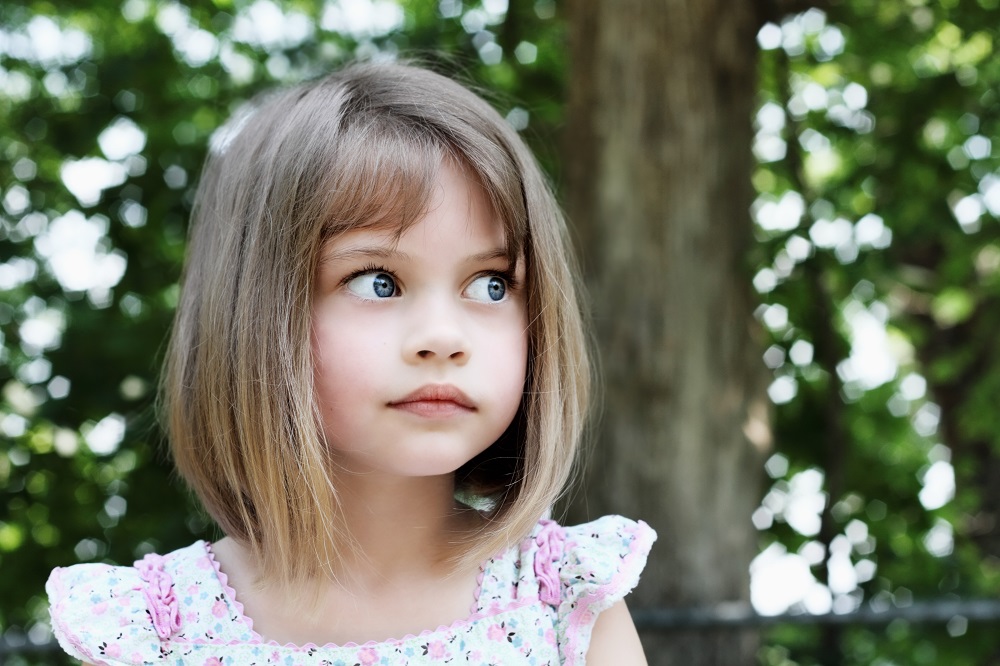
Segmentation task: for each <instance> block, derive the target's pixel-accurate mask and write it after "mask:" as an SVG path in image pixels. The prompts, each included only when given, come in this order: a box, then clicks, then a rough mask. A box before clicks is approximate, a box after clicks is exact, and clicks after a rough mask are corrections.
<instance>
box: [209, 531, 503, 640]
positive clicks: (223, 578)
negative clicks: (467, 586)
mask: <svg viewBox="0 0 1000 666" xmlns="http://www.w3.org/2000/svg"><path fill="white" fill-rule="evenodd" d="M199 543H200V544H201V546H202V548H203V550H204V556H205V558H207V560H208V562H209V563H211V566H212V570H213V571H214V572H215V575H216V578H217V579H218V582H219V584H220V586H221V588H222V594H223V595H224V596H225V597H226V599H227V600H228V601H229V602H230V603H231V604H232V606H233V608H234V609H235V610H236V613H237V617H238V619H239V620H240V621H242V622H243V623H244V624H245V625H246V627H247V630H248V631H249V632H250V635H251V641H250V642H251V643H258V644H261V645H267V646H270V647H282V648H289V649H294V650H308V649H335V648H357V647H374V646H378V645H384V644H387V643H401V642H403V641H407V640H410V639H412V638H422V637H424V636H430V635H433V634H437V633H442V632H452V631H455V630H457V629H459V628H461V627H464V626H467V625H469V624H471V623H472V622H475V621H476V620H479V619H481V618H482V617H483V616H484V611H483V609H482V608H481V607H480V600H481V598H482V593H483V579H484V578H485V577H486V572H487V570H488V569H489V566H490V564H491V563H492V562H493V560H495V559H496V557H500V555H497V556H495V557H491V558H489V559H488V560H486V561H485V562H481V563H480V565H479V575H478V577H477V580H476V589H475V592H474V594H473V600H472V604H471V605H470V608H469V615H467V616H466V617H464V618H460V619H457V620H455V621H454V622H452V623H451V624H447V625H445V624H442V625H439V626H438V627H437V628H436V629H424V630H423V631H421V632H420V633H418V634H412V633H411V634H406V635H405V636H403V637H402V638H387V639H385V640H381V641H376V640H369V641H366V642H364V643H355V642H354V641H348V642H347V643H343V644H338V643H334V642H329V643H326V644H324V645H316V644H315V643H312V642H309V643H306V644H305V645H298V644H296V643H292V642H288V643H280V642H278V641H276V640H274V639H266V638H264V637H263V636H262V635H260V633H258V632H257V630H255V629H254V628H253V624H254V623H253V618H251V617H250V616H249V615H247V614H246V613H245V612H244V608H243V604H242V603H241V602H240V600H239V597H238V594H237V592H236V590H235V589H234V588H233V587H232V586H231V585H230V584H229V577H228V576H227V575H226V572H225V571H223V570H222V565H221V564H220V563H219V561H218V560H217V559H215V552H214V551H213V550H212V544H211V543H209V542H208V541H200V542H199ZM508 550H509V549H508Z"/></svg>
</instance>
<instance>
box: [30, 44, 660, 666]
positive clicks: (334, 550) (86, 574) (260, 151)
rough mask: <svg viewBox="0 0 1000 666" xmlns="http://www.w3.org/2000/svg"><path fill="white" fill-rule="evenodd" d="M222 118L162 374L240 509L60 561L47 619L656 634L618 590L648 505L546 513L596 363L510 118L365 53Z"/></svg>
mask: <svg viewBox="0 0 1000 666" xmlns="http://www.w3.org/2000/svg"><path fill="white" fill-rule="evenodd" d="M216 138H217V139H218V140H217V141H215V142H214V145H213V150H212V153H211V155H210V157H209V160H208V163H207V165H206V169H205V173H204V175H203V178H202V181H201V184H200V186H199V189H198V195H197V198H196V202H195V206H194V213H193V218H192V228H191V238H190V250H189V252H190V254H189V256H188V261H187V265H186V268H185V275H184V279H183V295H182V298H181V302H180V306H179V308H178V313H177V319H176V322H175V328H174V331H173V335H172V339H171V344H170V347H169V351H168V358H167V363H166V368H165V372H164V377H165V379H164V383H163V387H162V395H163V399H164V405H163V409H164V414H165V416H166V422H167V427H168V431H169V432H168V434H169V438H170V443H171V448H172V452H173V456H174V459H175V461H176V464H177V467H178V469H179V471H180V473H181V474H182V476H183V477H184V478H185V480H186V481H187V482H188V484H189V485H190V486H191V487H192V488H193V490H194V491H195V492H196V493H197V495H198V497H199V498H200V499H201V501H202V503H203V504H204V506H205V508H206V509H207V510H208V512H209V513H210V514H211V515H212V517H213V518H214V519H215V520H216V521H217V522H218V524H219V526H220V527H221V528H222V531H223V532H225V534H226V537H225V538H224V539H222V540H221V541H219V542H216V543H213V544H208V543H205V542H198V543H196V544H194V545H192V546H189V547H187V548H184V549H181V550H178V551H175V552H173V553H170V554H168V555H165V556H159V555H147V556H146V557H145V558H143V559H142V560H140V561H138V562H136V563H135V566H133V567H112V566H107V565H103V564H80V565H76V566H73V567H69V568H66V569H57V570H55V571H54V572H53V573H52V576H51V578H50V579H49V583H48V592H49V596H50V600H51V604H52V626H53V630H54V632H55V634H56V636H57V637H58V639H59V641H60V643H61V644H62V646H63V648H64V649H65V650H66V651H67V652H68V653H69V654H71V655H73V656H75V657H77V658H79V659H82V660H84V661H85V662H86V663H89V664H104V665H113V666H118V665H125V664H128V665H138V664H160V663H163V664H197V665H198V666H202V665H216V666H217V665H220V664H282V665H289V666H292V665H300V664H301V665H303V666H306V665H314V664H315V665H319V664H364V665H369V664H431V663H439V662H441V663H444V662H450V663H473V664H520V663H525V664H550V665H551V664H559V663H569V664H572V663H576V664H579V663H583V662H584V660H585V659H586V660H587V661H588V663H612V662H613V663H615V664H629V663H643V662H644V658H643V655H642V650H641V647H640V645H639V641H638V638H637V635H636V632H635V628H634V626H633V624H632V621H631V619H630V617H629V615H628V611H627V609H626V608H625V605H624V602H623V601H622V598H623V597H624V596H625V595H626V594H627V593H628V592H629V591H630V590H631V588H632V587H633V586H634V585H635V584H636V582H637V580H638V576H639V573H640V571H641V570H642V568H643V566H644V565H645V560H646V555H647V553H648V550H649V547H650V545H651V543H652V541H653V539H654V538H655V536H654V534H653V532H652V530H650V529H649V527H648V526H646V525H645V524H644V523H634V522H631V521H629V520H626V519H624V518H620V517H606V518H603V519H601V520H598V521H596V522H593V523H589V524H586V525H581V526H578V527H566V528H564V527H561V526H559V525H558V524H556V523H554V522H552V521H550V520H547V519H545V518H542V516H543V515H544V514H545V513H546V511H547V508H548V507H550V506H551V505H552V503H553V502H554V501H555V500H556V499H557V497H558V496H559V494H560V493H561V491H562V488H563V486H564V484H565V483H566V481H567V478H568V476H569V474H570V470H571V466H572V462H573V457H574V452H575V450H576V448H577V443H578V441H579V439H580V434H581V428H582V425H583V421H584V415H585V414H584V413H585V408H586V406H587V401H588V383H589V366H588V362H587V353H586V345H585V334H584V331H583V328H582V324H581V316H580V309H579V305H578V301H577V293H576V290H577V284H578V280H577V278H576V276H575V273H574V270H573V266H572V262H571V260H570V255H569V248H568V242H567V239H566V229H565V225H564V222H563V219H562V216H561V214H560V212H559V209H558V207H557V205H556V204H555V201H554V198H553V196H552V194H551V192H550V191H549V189H548V188H547V186H546V184H545V181H544V178H543V176H542V174H541V172H540V170H539V168H538V166H537V165H536V163H535V161H534V159H533V158H532V156H531V155H530V153H529V151H528V149H527V148H526V147H525V145H524V144H523V142H522V141H521V139H520V138H519V137H518V136H517V134H516V133H515V132H514V131H513V130H512V129H511V128H509V127H508V125H507V124H506V123H505V122H504V120H503V118H501V117H500V116H499V115H498V114H497V113H496V112H495V111H494V110H493V109H492V108H490V106H489V105H488V104H486V103H485V102H483V101H482V100H481V99H480V98H478V97H476V96H475V95H474V94H472V93H471V92H469V91H468V90H466V89H465V88H463V87H461V86H460V85H458V84H456V83H454V82H452V81H450V80H448V79H446V78H443V77H441V76H438V75H436V74H433V73H431V72H428V71H425V70H422V69H418V68H414V67H411V66H405V65H388V64H369V65H355V66H352V67H348V68H346V69H344V70H342V71H340V72H338V73H335V74H333V75H332V76H329V77H327V78H324V79H321V80H318V81H315V82H312V83H307V84H304V85H300V86H297V87H294V88H291V89H289V90H285V91H283V92H280V93H277V94H274V95H272V96H270V97H267V98H265V99H262V100H259V101H258V102H257V104H256V108H254V109H253V110H252V111H250V112H249V113H247V114H243V115H242V116H239V117H238V118H237V119H236V120H234V121H233V122H232V123H231V124H230V125H229V126H228V127H227V128H224V129H223V131H222V132H221V133H220V134H219V135H218V136H217V137H216ZM470 604H471V610H470V608H469V607H470Z"/></svg>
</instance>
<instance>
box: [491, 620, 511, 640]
mask: <svg viewBox="0 0 1000 666" xmlns="http://www.w3.org/2000/svg"><path fill="white" fill-rule="evenodd" d="M486 635H487V637H489V639H490V640H491V641H502V640H503V639H505V638H506V637H507V632H506V631H504V630H503V624H491V625H490V628H489V629H487V630H486Z"/></svg>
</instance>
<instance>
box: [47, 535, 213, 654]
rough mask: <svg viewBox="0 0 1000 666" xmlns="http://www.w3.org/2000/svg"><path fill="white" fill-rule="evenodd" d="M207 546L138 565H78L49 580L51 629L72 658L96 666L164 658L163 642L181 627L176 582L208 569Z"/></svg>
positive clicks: (58, 571) (55, 572)
mask: <svg viewBox="0 0 1000 666" xmlns="http://www.w3.org/2000/svg"><path fill="white" fill-rule="evenodd" d="M206 552H207V551H206V547H205V544H204V543H203V542H197V543H195V544H193V545H191V546H188V547H187V548H182V549H180V550H177V551H174V552H173V553H170V554H168V555H165V556H160V555H147V556H146V557H145V558H143V559H142V560H139V561H138V562H136V563H135V566H131V567H126V566H112V565H108V564H77V565H74V566H70V567H65V568H57V569H54V570H53V571H52V573H51V574H50V575H49V579H48V582H47V583H46V585H45V590H46V592H47V594H48V597H49V613H50V615H51V619H52V630H53V633H54V634H55V636H56V638H57V639H58V640H59V643H60V645H61V647H62V648H63V649H64V650H65V651H66V652H67V653H68V654H69V655H71V656H73V657H75V658H77V659H81V660H83V661H84V662H87V663H92V664H106V665H108V666H125V665H127V664H141V663H143V662H144V661H152V660H153V659H156V658H158V657H159V653H160V639H161V638H166V637H167V636H169V635H170V633H171V632H172V631H173V630H175V629H176V627H177V626H178V625H179V609H178V604H177V599H176V597H175V595H174V583H173V581H174V578H175V577H176V576H177V575H183V574H184V572H185V571H187V570H189V569H193V568H196V567H197V565H198V563H199V562H200V561H201V560H204V561H205V562H206V563H207V564H208V566H209V567H211V561H210V560H209V559H208V558H207V555H206Z"/></svg>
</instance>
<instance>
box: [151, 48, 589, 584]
mask: <svg viewBox="0 0 1000 666" xmlns="http://www.w3.org/2000/svg"><path fill="white" fill-rule="evenodd" d="M233 122H237V124H238V126H236V127H227V128H223V131H222V134H221V135H220V136H221V137H222V138H221V140H220V141H218V143H217V145H216V146H215V149H214V150H213V151H212V152H211V153H210V154H209V157H208V160H207V162H206V165H205V168H204V171H203V175H202V179H201V182H200V184H199V186H198V192H197V195H196V198H195V204H194V210H193V213H192V219H191V229H190V236H189V249H188V258H187V262H186V264H185V269H184V275H183V278H182V292H181V299H180V303H179V307H178V310H177V314H176V318H175V322H174V328H173V331H172V335H171V339H170V343H169V347H168V352H167V358H166V364H165V370H164V373H163V380H162V387H161V401H162V402H161V413H162V416H163V419H164V422H165V426H166V429H167V432H168V436H169V440H170V446H171V450H172V453H173V457H174V460H175V463H176V465H177V469H178V470H179V472H180V474H181V476H182V477H183V478H184V479H185V481H186V482H187V483H188V485H189V486H190V487H191V488H192V489H193V490H194V492H195V493H196V494H197V495H198V497H199V498H200V500H201V502H202V503H203V505H204V506H205V508H206V510H207V511H208V513H209V514H210V515H211V516H212V517H213V518H214V519H215V520H216V522H217V523H218V524H219V526H220V527H221V529H222V530H223V531H224V532H225V533H226V534H227V535H228V536H230V537H232V538H234V539H236V540H237V541H239V542H240V543H242V544H243V545H245V546H247V547H249V548H250V550H251V551H252V553H253V554H254V556H255V557H256V558H257V560H258V561H259V562H260V564H261V571H262V575H263V578H264V580H265V581H272V582H273V581H291V580H303V579H308V578H311V577H315V576H318V575H324V574H329V573H331V572H332V566H333V565H334V563H336V562H337V560H338V556H339V553H342V552H343V549H344V548H350V547H351V544H352V540H351V536H350V535H349V534H344V533H342V532H341V531H339V530H338V527H337V526H338V524H340V520H339V519H338V516H339V513H340V505H339V500H338V496H337V488H336V484H335V482H334V478H333V476H332V474H331V464H330V454H329V450H328V447H327V444H326V442H325V441H324V437H323V435H322V432H321V429H320V427H319V425H318V424H319V418H318V411H317V407H316V401H315V397H314V394H313V359H312V352H311V348H312V345H311V344H310V335H311V325H310V319H311V308H312V297H313V290H314V279H315V274H316V267H317V263H318V260H319V254H320V248H321V246H322V244H323V242H324V241H325V240H326V239H328V238H331V237H334V236H336V235H337V234H339V233H343V232H345V231H348V230H350V229H356V228H359V227H366V226H380V227H390V228H392V227H394V228H396V229H398V233H400V234H402V233H403V231H404V230H405V229H406V228H407V226H408V225H410V224H412V223H414V222H415V221H417V220H418V219H420V217H421V216H422V215H423V213H424V211H425V210H426V207H427V203H428V201H429V198H430V195H431V191H432V188H433V186H434V183H435V182H436V177H437V173H438V170H439V169H440V168H441V164H442V161H443V160H445V159H453V160H454V161H455V163H457V164H460V165H462V166H463V168H464V169H465V170H466V171H467V172H468V173H470V174H471V175H473V176H475V178H476V180H477V181H478V183H479V185H480V186H481V187H482V188H483V190H484V192H485V194H486V197H487V201H488V202H489V204H490V206H491V208H492V211H493V213H494V216H495V218H496V219H497V220H498V221H499V222H500V223H501V224H502V225H503V228H504V235H505V238H506V242H507V252H508V254H509V256H510V257H511V259H512V260H514V259H515V258H517V257H520V256H523V258H524V261H525V264H526V290H527V291H526V293H527V310H528V319H529V331H528V336H529V345H528V367H527V379H526V386H525V393H524V398H523V401H522V406H521V409H520V410H519V413H518V415H517V416H516V417H515V419H514V421H513V423H512V424H511V426H510V428H508V430H507V432H506V433H504V435H503V436H502V437H501V438H500V440H498V442H497V443H495V444H494V445H493V446H491V447H490V448H489V449H488V450H487V451H486V452H484V454H481V455H480V456H478V457H477V458H475V459H474V460H472V461H470V462H469V463H468V464H466V465H465V466H463V468H462V469H460V470H459V471H458V472H457V474H456V479H457V483H458V484H459V485H460V488H459V490H462V491H464V492H466V493H472V494H475V495H489V496H491V498H492V500H493V501H492V502H491V508H490V512H489V517H490V521H489V522H488V524H487V526H486V527H485V528H484V529H483V531H482V532H481V533H480V534H477V535H474V538H472V539H470V540H469V542H468V543H467V544H464V545H463V553H464V555H463V557H468V558H472V559H475V560H480V561H481V560H483V559H485V558H487V557H489V556H491V555H493V554H494V553H496V552H498V551H500V550H501V549H503V548H505V547H507V546H509V545H510V544H511V543H514V542H515V541H516V540H518V539H520V538H522V537H523V536H524V535H526V534H527V533H528V532H529V531H530V530H531V528H532V526H533V525H534V524H535V522H536V521H537V520H538V518H539V517H540V516H541V515H542V514H543V513H544V512H545V511H546V510H547V509H548V508H549V507H550V506H551V505H552V504H553V502H554V501H555V500H556V499H557V498H558V496H559V495H560V493H561V492H562V489H563V488H564V486H565V484H566V482H567V479H568V478H569V476H570V474H571V471H572V468H573V461H574V457H575V453H576V450H577V447H578V443H579V441H580V438H581V434H582V430H583V425H584V421H585V416H586V412H587V407H588V396H589V389H590V364H589V355H588V353H587V352H588V350H587V344H586V339H585V335H584V327H583V323H582V315H581V307H580V303H579V300H578V299H579V297H578V293H577V287H578V284H579V281H578V278H577V275H578V272H577V270H576V266H575V264H574V262H573V259H572V253H571V251H570V244H569V241H568V238H567V232H566V225H565V222H564V220H563V216H562V213H561V211H560V209H559V206H558V205H557V203H556V201H555V198H554V196H553V194H552V192H551V190H550V188H549V186H548V184H547V182H546V179H545V178H544V176H543V174H542V172H541V170H540V168H539V167H538V165H537V163H536V161H535V159H534V157H533V156H532V155H531V153H530V151H529V150H528V148H527V147H526V146H525V144H524V143H523V141H522V140H521V138H520V137H519V136H518V135H517V133H516V132H515V131H514V130H513V129H512V128H511V127H509V126H508V124H507V123H506V122H505V121H504V119H503V118H502V117H501V116H500V115H499V114H498V113H497V112H496V111H495V110H494V109H493V108H492V107H490V106H489V105H488V104H487V103H486V102H484V101H483V100H482V99H480V98H479V97H477V96H476V95H475V94H473V93H472V92H470V91H469V90H468V89H466V88H464V87H462V86H461V85H459V84H458V83H455V82H454V81H452V80H450V79H448V78H446V77H443V76H440V75H438V74H435V73H433V72H430V71H427V70H424V69H420V68H417V67H413V66H408V65H401V64H363V65H352V66H349V67H346V68H344V69H342V70H340V71H338V72H335V73H333V74H331V75H329V76H327V77H325V78H322V79H319V80H316V81H313V82H309V83H305V84H301V85H298V86H295V87H292V88H288V89H285V90H283V91H280V92H277V93H272V94H269V95H267V96H265V97H262V98H259V99H258V100H256V101H255V102H254V103H253V104H252V107H251V109H250V111H249V113H248V114H243V115H242V116H238V118H237V119H234V121H233Z"/></svg>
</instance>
